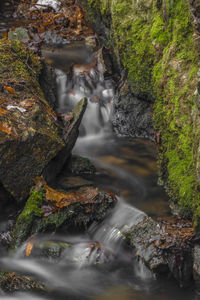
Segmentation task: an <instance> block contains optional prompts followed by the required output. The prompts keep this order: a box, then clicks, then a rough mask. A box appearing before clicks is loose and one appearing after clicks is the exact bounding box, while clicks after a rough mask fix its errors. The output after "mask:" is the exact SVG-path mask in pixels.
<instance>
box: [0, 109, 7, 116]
mask: <svg viewBox="0 0 200 300" xmlns="http://www.w3.org/2000/svg"><path fill="white" fill-rule="evenodd" d="M7 113H8V112H7V111H6V110H5V109H3V108H0V114H1V115H7Z"/></svg>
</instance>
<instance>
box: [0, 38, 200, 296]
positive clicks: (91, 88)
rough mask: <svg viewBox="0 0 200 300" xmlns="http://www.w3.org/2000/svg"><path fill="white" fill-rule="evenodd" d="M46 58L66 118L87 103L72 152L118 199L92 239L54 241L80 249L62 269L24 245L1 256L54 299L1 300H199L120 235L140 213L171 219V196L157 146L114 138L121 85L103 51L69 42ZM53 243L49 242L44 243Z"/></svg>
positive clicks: (1, 261) (79, 236) (74, 235)
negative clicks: (107, 72) (157, 271)
mask: <svg viewBox="0 0 200 300" xmlns="http://www.w3.org/2000/svg"><path fill="white" fill-rule="evenodd" d="M42 52H43V55H44V56H45V57H46V60H47V62H48V63H50V64H51V65H52V66H53V67H54V68H55V74H56V85H57V99H58V105H57V112H58V113H62V114H64V113H66V112H68V111H70V110H71V109H72V108H73V107H75V105H76V104H77V103H78V101H79V100H80V99H81V98H82V97H84V96H86V97H87V98H88V107H87V110H86V113H85V115H84V118H83V121H82V124H81V128H80V135H79V138H78V140H77V142H76V145H75V147H74V150H73V154H76V155H81V156H84V157H87V158H89V159H90V160H91V161H92V162H93V163H94V164H95V166H96V167H97V174H96V175H95V176H93V178H92V179H93V181H94V182H95V184H96V186H98V187H100V188H103V189H105V190H109V191H111V192H113V193H115V194H116V196H117V199H118V203H117V204H116V206H115V208H114V209H113V211H112V213H111V215H109V217H107V219H105V220H104V221H103V222H102V223H101V224H96V223H95V224H92V225H91V226H90V228H89V229H88V230H87V232H86V233H84V234H83V233H80V232H73V233H71V234H69V235H66V234H64V233H60V234H58V235H57V236H54V240H55V239H56V240H58V241H62V242H72V243H73V245H74V246H73V248H72V249H70V250H69V251H66V253H65V255H63V257H62V259H61V260H59V261H58V262H56V263H55V262H54V261H53V260H45V259H43V258H40V257H38V258H34V259H33V258H28V257H24V255H23V251H24V246H22V248H21V249H19V250H18V252H17V253H15V254H14V255H13V256H12V257H10V256H8V255H7V254H5V253H4V254H2V255H1V259H0V264H1V267H2V268H4V269H8V270H11V271H18V272H20V273H21V274H23V275H31V276H32V277H33V278H34V279H39V280H41V281H42V282H44V283H46V284H47V286H48V287H51V289H50V292H49V293H48V296H47V295H46V294H44V295H42V294H41V293H17V294H15V295H13V296H6V295H3V293H2V295H1V291H0V299H38V300H39V299H60V300H62V299H93V300H107V299H109V300H118V299H120V300H129V299H134V300H143V299H144V300H146V299H149V300H151V299H154V300H156V299H159V300H173V299H198V296H197V295H195V293H194V292H192V291H191V290H190V289H181V288H179V287H178V284H177V282H175V280H173V279H171V278H168V279H166V278H159V279H157V278H156V276H155V275H154V274H153V273H152V272H150V271H149V270H148V269H147V268H146V267H145V265H144V264H143V263H142V262H141V261H139V260H137V259H136V258H134V253H133V250H132V249H130V248H129V247H128V246H127V245H125V243H124V242H123V238H122V235H121V233H123V230H124V229H126V228H127V226H128V227H130V226H131V225H133V224H134V221H135V219H136V218H137V216H138V214H140V210H142V211H144V212H145V213H147V214H148V215H150V216H152V217H153V218H159V217H164V216H168V215H169V213H170V212H169V208H168V202H167V201H168V199H167V196H166V194H165V191H164V189H163V188H162V187H160V186H159V185H158V184H157V181H158V176H157V166H156V147H155V145H154V144H153V143H152V142H150V141H147V140H143V139H133V138H123V137H116V136H115V135H114V133H113V132H112V126H111V123H110V117H111V115H112V113H113V99H114V97H115V83H114V81H113V79H112V78H111V77H109V76H108V77H105V76H104V65H103V62H102V58H101V51H100V50H98V51H96V52H93V51H92V50H91V47H89V46H88V45H87V44H85V43H84V42H71V43H69V44H67V45H65V46H63V47H61V48H56V49H53V50H52V49H49V48H43V51H42ZM90 179H91V178H88V180H90ZM2 226H3V222H2V223H1V227H2ZM117 228H120V232H121V233H120V232H119V230H118V229H117ZM50 238H51V237H49V236H45V237H44V236H43V237H41V240H44V239H45V240H48V239H50ZM96 242H98V243H102V244H103V245H104V247H105V251H104V253H103V255H102V254H101V255H100V254H99V253H98V251H97V250H94V251H93V252H92V253H91V249H90V248H89V246H88V244H89V243H96ZM98 255H99V256H101V257H99V260H97V257H98ZM99 261H100V262H99ZM98 262H99V263H98Z"/></svg>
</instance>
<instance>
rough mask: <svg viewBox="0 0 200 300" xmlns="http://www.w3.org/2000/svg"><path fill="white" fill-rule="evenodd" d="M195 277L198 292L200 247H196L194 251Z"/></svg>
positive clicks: (199, 288)
mask: <svg viewBox="0 0 200 300" xmlns="http://www.w3.org/2000/svg"><path fill="white" fill-rule="evenodd" d="M193 277H194V280H195V285H196V288H197V291H200V245H195V247H194V251H193Z"/></svg>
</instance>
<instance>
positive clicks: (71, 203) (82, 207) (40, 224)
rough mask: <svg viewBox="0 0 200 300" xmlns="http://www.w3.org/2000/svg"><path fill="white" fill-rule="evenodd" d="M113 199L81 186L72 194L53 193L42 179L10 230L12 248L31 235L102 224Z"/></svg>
mask: <svg viewBox="0 0 200 300" xmlns="http://www.w3.org/2000/svg"><path fill="white" fill-rule="evenodd" d="M115 201H116V199H115V198H114V197H113V196H112V195H110V194H108V193H106V192H102V191H99V190H98V189H97V188H96V189H95V188H91V187H82V188H80V189H78V190H77V191H76V192H66V191H61V190H55V189H53V188H52V187H50V186H48V185H47V184H46V182H45V181H44V179H43V178H38V183H37V185H36V187H35V189H34V190H33V191H32V193H31V195H30V197H29V199H28V200H27V203H26V205H25V207H24V209H23V211H22V212H21V214H20V215H19V217H18V219H17V222H16V226H15V228H14V230H13V233H12V235H13V248H18V247H19V246H20V245H21V244H22V243H23V242H24V241H25V240H26V239H27V238H28V237H30V236H31V235H33V234H35V233H44V232H51V233H53V232H56V231H58V229H60V228H64V229H63V230H65V231H66V230H68V229H69V228H72V227H73V228H74V227H79V228H82V229H85V228H87V226H88V225H89V224H91V223H92V222H93V221H96V222H100V221H102V220H103V219H104V218H105V217H106V216H107V215H108V213H109V211H110V209H111V208H112V207H113V206H114V204H115Z"/></svg>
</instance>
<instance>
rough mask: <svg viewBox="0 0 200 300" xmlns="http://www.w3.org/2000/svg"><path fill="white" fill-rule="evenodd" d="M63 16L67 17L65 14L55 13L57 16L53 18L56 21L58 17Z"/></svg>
mask: <svg viewBox="0 0 200 300" xmlns="http://www.w3.org/2000/svg"><path fill="white" fill-rule="evenodd" d="M63 17H65V15H64V14H57V15H55V16H54V17H53V19H54V21H55V20H57V19H59V18H63Z"/></svg>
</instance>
